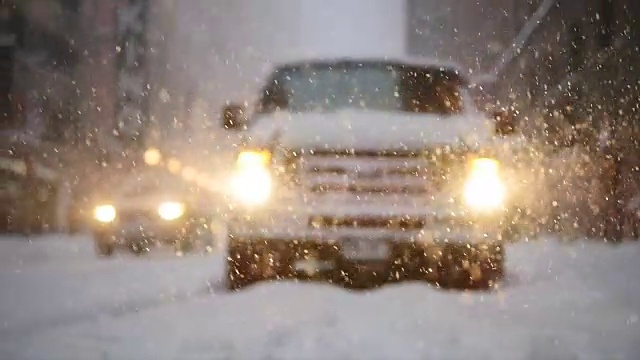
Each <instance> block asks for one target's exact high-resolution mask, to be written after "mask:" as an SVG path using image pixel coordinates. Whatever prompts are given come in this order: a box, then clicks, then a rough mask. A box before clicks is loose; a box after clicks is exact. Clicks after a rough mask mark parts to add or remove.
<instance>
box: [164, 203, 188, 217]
mask: <svg viewBox="0 0 640 360" xmlns="http://www.w3.org/2000/svg"><path fill="white" fill-rule="evenodd" d="M184 211H185V210H184V204H183V203H179V202H175V201H167V202H163V203H162V204H160V206H158V215H160V217H161V218H163V219H164V220H175V219H178V218H180V217H182V215H184Z"/></svg>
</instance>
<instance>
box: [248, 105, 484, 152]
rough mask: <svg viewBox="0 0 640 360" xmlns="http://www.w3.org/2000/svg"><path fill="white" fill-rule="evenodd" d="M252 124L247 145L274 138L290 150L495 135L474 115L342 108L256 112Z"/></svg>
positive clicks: (413, 145) (427, 143) (471, 140)
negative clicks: (292, 112) (298, 111)
mask: <svg viewBox="0 0 640 360" xmlns="http://www.w3.org/2000/svg"><path fill="white" fill-rule="evenodd" d="M253 122H254V124H253V126H251V127H250V128H249V130H248V133H247V136H248V139H247V141H248V144H249V145H250V146H256V147H264V146H269V145H270V144H273V143H274V142H275V143H278V144H280V145H282V146H285V147H288V148H294V149H304V148H306V149H332V150H343V149H349V150H351V149H353V150H381V149H384V150H392V149H409V150H413V149H423V148H425V147H432V146H437V145H456V144H462V143H466V144H469V145H472V144H482V143H485V142H487V141H489V140H490V139H491V138H492V136H493V134H494V130H493V123H492V122H491V121H490V120H488V119H486V118H484V117H482V116H481V115H478V114H466V115H455V116H446V115H434V114H417V113H403V112H383V111H362V110H343V111H338V112H331V113H311V112H309V113H296V114H291V113H280V114H269V115H257V116H256V117H255V118H254V119H253Z"/></svg>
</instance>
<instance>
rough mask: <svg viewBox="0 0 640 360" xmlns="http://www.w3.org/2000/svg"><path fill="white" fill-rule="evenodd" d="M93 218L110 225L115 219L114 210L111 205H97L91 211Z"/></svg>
mask: <svg viewBox="0 0 640 360" xmlns="http://www.w3.org/2000/svg"><path fill="white" fill-rule="evenodd" d="M93 217H94V218H95V219H96V220H98V221H99V222H102V223H110V222H112V221H113V220H115V219H116V208H115V207H114V206H113V205H98V206H96V207H95V209H93Z"/></svg>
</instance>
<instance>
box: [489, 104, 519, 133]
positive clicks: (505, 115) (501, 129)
mask: <svg viewBox="0 0 640 360" xmlns="http://www.w3.org/2000/svg"><path fill="white" fill-rule="evenodd" d="M492 115H493V119H494V120H495V122H496V135H500V136H505V135H511V134H513V133H515V131H516V125H517V124H516V113H515V111H511V110H495V111H493V113H492Z"/></svg>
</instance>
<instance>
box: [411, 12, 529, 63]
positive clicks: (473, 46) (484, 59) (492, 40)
mask: <svg viewBox="0 0 640 360" xmlns="http://www.w3.org/2000/svg"><path fill="white" fill-rule="evenodd" d="M406 1H407V19H408V20H407V21H406V26H407V30H406V31H407V36H406V41H407V43H406V47H407V51H408V52H409V53H411V54H416V55H422V56H430V57H436V58H438V59H442V60H447V61H454V62H456V63H459V64H460V65H461V66H462V67H463V68H464V69H465V70H468V71H469V72H470V73H471V74H478V73H484V72H488V71H490V70H491V68H492V67H493V65H494V63H495V61H496V60H497V59H498V57H499V56H500V55H501V54H502V53H503V52H504V51H505V50H506V49H507V48H508V47H509V46H511V44H512V41H513V39H514V38H515V37H516V35H517V33H518V30H519V29H520V28H521V27H522V25H523V24H524V22H525V19H526V17H525V16H523V15H522V14H527V13H528V12H529V11H531V12H533V11H534V10H535V9H534V10H530V9H531V8H532V7H533V6H531V5H529V4H527V2H525V1H523V0H480V1H462V0H458V1H435V0H406Z"/></svg>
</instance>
